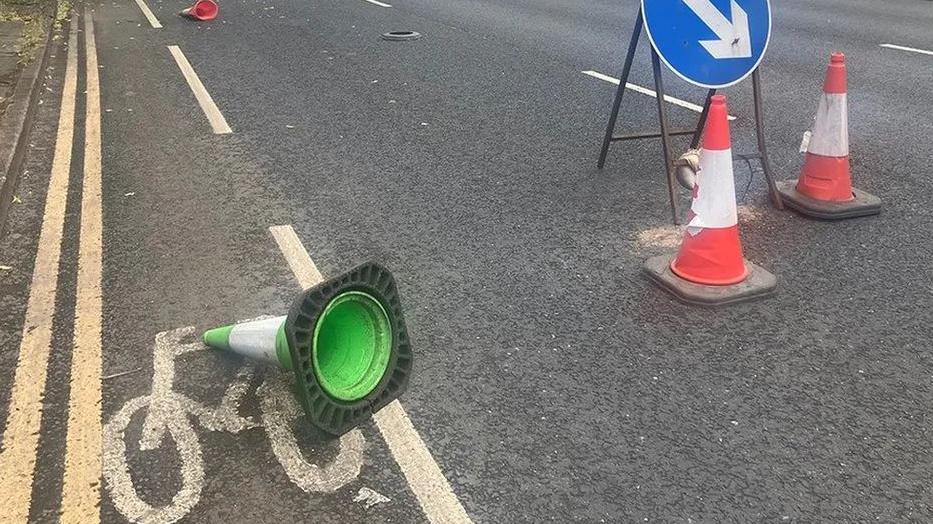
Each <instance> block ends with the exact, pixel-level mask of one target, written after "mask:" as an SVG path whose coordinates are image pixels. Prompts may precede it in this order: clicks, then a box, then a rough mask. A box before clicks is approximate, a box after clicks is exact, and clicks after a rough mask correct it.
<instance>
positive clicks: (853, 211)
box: [778, 53, 881, 220]
mask: <svg viewBox="0 0 933 524" xmlns="http://www.w3.org/2000/svg"><path fill="white" fill-rule="evenodd" d="M806 154H807V156H806V159H805V161H804V165H803V170H802V172H801V174H800V178H798V179H797V180H796V181H793V180H785V181H783V182H780V183H778V191H780V192H781V195H782V196H783V197H784V198H785V199H786V200H787V205H788V206H790V207H791V208H793V209H794V210H796V211H797V212H799V213H801V214H803V215H807V216H812V217H816V218H822V219H827V220H833V219H841V218H854V217H860V216H867V215H875V214H878V213H880V212H881V200H880V199H879V198H878V197H876V196H873V195H871V194H869V193H866V192H864V191H861V190H858V189H855V188H853V187H852V177H851V174H850V168H849V117H848V107H847V100H846V64H845V55H843V54H842V53H833V54H832V56H831V57H830V61H829V67H827V69H826V80H825V81H824V83H823V96H822V97H821V98H820V104H819V107H818V108H817V110H816V121H815V122H814V123H813V129H812V130H811V131H810V141H809V144H807V146H806Z"/></svg>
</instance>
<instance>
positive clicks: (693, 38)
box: [641, 0, 771, 88]
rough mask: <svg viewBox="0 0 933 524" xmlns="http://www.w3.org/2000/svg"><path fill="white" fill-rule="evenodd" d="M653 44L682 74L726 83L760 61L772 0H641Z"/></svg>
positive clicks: (710, 83) (697, 81)
mask: <svg viewBox="0 0 933 524" xmlns="http://www.w3.org/2000/svg"><path fill="white" fill-rule="evenodd" d="M641 4H642V12H643V13H644V17H645V27H646V29H647V31H648V38H649V39H650V40H651V45H652V46H654V49H655V50H656V51H657V52H658V54H659V55H660V56H661V60H663V61H664V63H665V64H667V66H668V67H669V68H671V71H673V72H674V73H676V74H677V76H679V77H681V78H683V79H684V80H686V81H687V82H690V83H691V84H694V85H698V86H701V87H706V88H721V87H727V86H731V85H733V84H737V83H739V82H741V81H742V80H743V79H744V78H745V77H747V76H748V75H749V74H751V72H752V71H754V70H755V68H756V67H758V64H759V63H760V62H761V59H762V58H763V57H764V56H765V50H766V49H767V48H768V41H769V40H770V39H771V4H770V1H769V0H642V1H641Z"/></svg>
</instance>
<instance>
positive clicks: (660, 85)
mask: <svg viewBox="0 0 933 524" xmlns="http://www.w3.org/2000/svg"><path fill="white" fill-rule="evenodd" d="M644 23H645V21H644V17H643V16H642V10H641V8H639V9H638V15H637V16H636V18H635V27H634V28H633V30H632V37H631V39H630V40H629V44H628V51H627V52H626V54H625V64H624V65H623V67H622V77H621V78H619V87H618V88H617V89H616V94H615V99H614V100H613V102H612V110H611V111H610V113H609V123H608V124H607V126H606V134H605V136H604V137H603V144H602V148H601V149H600V151H599V162H598V163H597V168H598V169H600V170H601V169H602V168H603V167H604V166H605V165H606V155H608V153H609V147H610V146H611V145H612V143H613V142H622V141H628V140H641V139H645V138H660V139H661V149H662V152H663V155H664V165H665V169H666V171H667V189H668V196H669V198H670V204H671V216H672V218H673V221H674V224H675V225H680V209H679V206H678V203H677V193H676V191H675V185H674V182H675V178H674V164H673V160H672V158H671V137H672V136H682V135H692V139H691V141H690V148H691V149H696V148H697V147H698V146H699V144H700V137H701V136H702V134H703V128H704V127H705V126H706V116H707V114H708V113H709V106H710V101H711V100H712V98H713V95H715V94H716V90H715V89H710V90H709V91H708V92H707V94H706V101H705V102H704V104H703V110H702V111H701V112H700V119H699V121H698V122H697V127H696V129H675V130H672V129H670V126H669V123H668V119H667V107H666V106H665V105H664V97H665V91H664V81H663V78H662V74H661V60H660V56H659V55H658V52H657V51H656V50H655V49H654V47H653V46H652V48H651V67H652V70H653V73H654V87H655V91H656V95H657V96H656V98H657V104H658V123H659V125H660V127H661V132H660V133H630V134H625V135H616V134H615V129H616V122H617V121H618V118H619V109H620V108H621V106H622V96H623V95H624V94H625V89H626V87H625V86H626V84H627V83H628V78H629V75H630V74H631V72H632V63H633V62H634V61H635V52H636V51H637V49H638V40H639V38H640V37H641V32H642V29H643V28H644ZM752 94H753V98H754V105H755V134H756V135H757V139H758V152H757V153H753V154H749V155H736V156H737V157H741V158H744V159H749V160H750V159H757V160H760V161H761V167H762V170H763V171H764V174H765V178H766V179H767V182H768V193H769V194H770V196H771V202H772V203H773V204H774V207H776V208H777V209H784V204H783V202H782V201H781V195H780V193H778V191H777V183H776V182H775V180H774V176H773V173H772V171H771V162H770V161H769V160H768V150H767V146H766V145H765V132H764V116H763V113H762V103H761V78H760V75H759V73H758V69H757V68H756V69H755V71H754V72H752Z"/></svg>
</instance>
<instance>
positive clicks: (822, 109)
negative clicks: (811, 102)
mask: <svg viewBox="0 0 933 524" xmlns="http://www.w3.org/2000/svg"><path fill="white" fill-rule="evenodd" d="M848 114H849V112H848V109H847V101H846V94H845V93H824V94H823V96H822V97H820V105H819V107H818V108H817V110H816V121H815V122H814V123H813V131H812V133H811V137H810V144H809V145H808V147H807V153H811V154H814V155H820V156H829V157H844V156H849V118H848Z"/></svg>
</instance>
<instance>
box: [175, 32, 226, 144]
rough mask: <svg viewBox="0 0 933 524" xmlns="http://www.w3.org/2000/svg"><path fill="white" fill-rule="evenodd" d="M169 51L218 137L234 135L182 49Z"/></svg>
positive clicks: (176, 47) (176, 48)
mask: <svg viewBox="0 0 933 524" xmlns="http://www.w3.org/2000/svg"><path fill="white" fill-rule="evenodd" d="M168 50H169V51H170V52H171V53H172V56H173V57H175V62H176V63H177V64H178V68H179V69H181V74H183V75H184V76H185V80H187V81H188V86H189V87H191V91H192V92H193V93H194V97H195V98H196V99H197V100H198V104H200V105H201V109H202V110H203V111H204V115H205V116H207V120H208V121H209V122H210V123H211V127H212V128H213V129H214V133H215V134H218V135H223V134H227V133H232V132H233V130H232V129H230V126H228V125H227V120H226V119H225V118H224V115H222V114H221V113H220V109H217V104H215V103H214V99H213V98H211V95H210V94H209V93H208V92H207V89H205V88H204V84H202V83H201V79H200V78H198V74H197V73H195V72H194V69H193V68H192V67H191V63H189V62H188V59H187V58H185V54H184V53H182V52H181V49H179V48H178V46H177V45H170V46H168Z"/></svg>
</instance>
